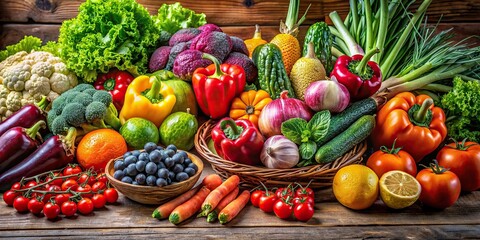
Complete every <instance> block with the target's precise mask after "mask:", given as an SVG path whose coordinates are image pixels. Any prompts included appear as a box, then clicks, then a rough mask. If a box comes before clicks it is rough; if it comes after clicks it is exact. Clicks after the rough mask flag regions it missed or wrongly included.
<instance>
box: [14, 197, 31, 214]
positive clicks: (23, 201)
mask: <svg viewBox="0 0 480 240" xmlns="http://www.w3.org/2000/svg"><path fill="white" fill-rule="evenodd" d="M28 201H30V200H29V199H28V198H26V197H24V196H18V197H16V198H15V200H13V207H14V208H15V210H17V212H21V213H22V212H27V211H28Z"/></svg>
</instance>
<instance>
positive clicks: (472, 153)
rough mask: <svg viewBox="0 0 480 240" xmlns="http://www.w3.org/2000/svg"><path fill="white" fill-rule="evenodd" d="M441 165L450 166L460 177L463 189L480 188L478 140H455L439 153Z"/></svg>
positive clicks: (438, 158) (473, 189) (479, 146)
mask: <svg viewBox="0 0 480 240" xmlns="http://www.w3.org/2000/svg"><path fill="white" fill-rule="evenodd" d="M437 161H438V164H439V165H440V166H443V167H445V168H448V169H449V170H450V171H452V172H453V173H455V175H457V177H458V178H459V179H460V185H461V187H462V191H469V192H470V191H475V190H478V189H480V145H479V144H478V143H476V142H465V140H464V141H463V142H461V143H459V142H454V143H450V144H448V145H446V146H445V147H443V148H442V149H441V150H440V151H439V152H438V154H437Z"/></svg>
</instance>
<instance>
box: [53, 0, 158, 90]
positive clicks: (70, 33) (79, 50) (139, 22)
mask: <svg viewBox="0 0 480 240" xmlns="http://www.w3.org/2000/svg"><path fill="white" fill-rule="evenodd" d="M159 37H160V32H159V29H158V28H157V26H155V24H154V21H153V19H152V17H151V16H150V14H149V12H148V11H147V9H146V8H145V7H143V6H142V5H140V4H138V3H137V2H136V1H135V0H87V1H86V2H85V3H83V4H82V5H80V8H79V13H78V15H77V17H75V18H73V19H70V20H67V21H64V22H63V24H62V26H61V28H60V36H59V39H58V43H59V44H60V45H61V47H60V48H61V58H63V59H64V61H65V62H66V64H67V67H68V68H69V69H71V70H72V71H74V72H75V73H76V74H77V76H78V77H80V78H81V79H83V80H84V81H85V82H94V81H95V80H96V77H97V72H104V73H105V72H107V71H108V70H109V69H110V68H113V67H116V68H118V69H120V70H127V71H129V72H130V73H132V74H134V75H138V74H143V73H145V72H146V70H147V64H148V59H149V57H150V55H151V53H152V52H153V51H154V50H155V48H156V47H157V43H158V40H159Z"/></svg>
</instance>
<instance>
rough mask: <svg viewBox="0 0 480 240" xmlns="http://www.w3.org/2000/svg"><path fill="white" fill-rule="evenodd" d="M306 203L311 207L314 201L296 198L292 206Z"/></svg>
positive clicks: (306, 198) (308, 198) (307, 198)
mask: <svg viewBox="0 0 480 240" xmlns="http://www.w3.org/2000/svg"><path fill="white" fill-rule="evenodd" d="M303 202H306V203H308V204H310V205H312V206H315V200H314V199H313V198H312V197H296V198H294V199H293V200H292V203H293V206H296V205H298V204H300V203H303Z"/></svg>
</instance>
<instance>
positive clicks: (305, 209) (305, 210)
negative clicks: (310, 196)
mask: <svg viewBox="0 0 480 240" xmlns="http://www.w3.org/2000/svg"><path fill="white" fill-rule="evenodd" d="M314 212H315V209H313V206H312V205H311V204H309V203H307V202H303V203H299V204H297V205H295V207H294V208H293V215H294V216H295V218H296V219H298V220H300V221H302V222H306V221H308V220H310V218H312V217H313V213H314Z"/></svg>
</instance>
